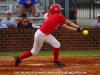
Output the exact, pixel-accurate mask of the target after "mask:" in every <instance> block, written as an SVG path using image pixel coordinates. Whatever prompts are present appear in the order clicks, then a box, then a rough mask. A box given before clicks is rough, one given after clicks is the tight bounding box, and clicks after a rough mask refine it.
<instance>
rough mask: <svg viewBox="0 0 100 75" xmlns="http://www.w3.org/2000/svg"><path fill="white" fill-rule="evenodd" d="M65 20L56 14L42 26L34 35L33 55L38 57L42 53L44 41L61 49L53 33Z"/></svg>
mask: <svg viewBox="0 0 100 75" xmlns="http://www.w3.org/2000/svg"><path fill="white" fill-rule="evenodd" d="M65 20H66V18H65V17H64V16H63V15H61V14H57V13H55V14H53V15H52V16H50V17H49V18H48V19H47V20H46V21H45V22H44V23H43V24H42V26H41V27H40V28H39V29H38V30H37V31H36V33H35V35H34V45H33V48H32V50H31V53H32V55H36V54H37V53H38V52H39V51H40V49H41V47H42V45H43V42H44V41H45V42H46V43H48V44H50V45H51V46H53V47H54V48H60V43H59V41H57V39H56V38H55V37H54V36H52V35H51V33H53V32H54V31H55V30H56V29H57V27H58V25H62V24H63V22H65Z"/></svg>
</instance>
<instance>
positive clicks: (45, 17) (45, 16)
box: [44, 6, 50, 20]
mask: <svg viewBox="0 0 100 75" xmlns="http://www.w3.org/2000/svg"><path fill="white" fill-rule="evenodd" d="M49 9H50V6H48V7H47V12H46V13H45V14H44V20H46V19H47V18H48V17H47V16H48V13H49Z"/></svg>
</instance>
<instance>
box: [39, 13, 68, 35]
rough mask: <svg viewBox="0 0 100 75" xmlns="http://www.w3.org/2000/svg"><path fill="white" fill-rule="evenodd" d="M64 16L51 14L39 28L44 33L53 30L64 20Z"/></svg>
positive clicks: (49, 32)
mask: <svg viewBox="0 0 100 75" xmlns="http://www.w3.org/2000/svg"><path fill="white" fill-rule="evenodd" d="M65 20H66V18H65V17H64V16H63V15H61V14H53V15H52V16H50V17H49V18H48V19H47V20H46V21H45V22H44V23H43V24H42V26H41V27H40V28H39V29H40V31H41V32H43V33H45V34H46V35H49V34H51V33H52V32H54V31H55V30H56V29H57V27H58V26H59V25H62V24H63V22H65Z"/></svg>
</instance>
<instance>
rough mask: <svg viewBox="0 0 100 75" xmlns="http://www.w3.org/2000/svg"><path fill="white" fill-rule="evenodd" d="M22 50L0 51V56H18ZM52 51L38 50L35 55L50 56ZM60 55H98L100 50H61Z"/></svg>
mask: <svg viewBox="0 0 100 75" xmlns="http://www.w3.org/2000/svg"><path fill="white" fill-rule="evenodd" d="M23 53H24V52H15V53H14V52H11V53H0V56H19V55H22V54H23ZM52 55H53V54H52V52H50V51H48V52H39V53H38V54H37V55H36V56H52ZM60 56H100V51H77V52H76V51H74V52H67V51H62V52H60Z"/></svg>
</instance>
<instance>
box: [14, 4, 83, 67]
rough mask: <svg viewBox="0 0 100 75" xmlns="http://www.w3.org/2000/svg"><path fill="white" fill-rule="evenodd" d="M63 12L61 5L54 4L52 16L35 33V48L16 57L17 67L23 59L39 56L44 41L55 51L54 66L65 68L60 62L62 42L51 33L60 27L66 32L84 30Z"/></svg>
mask: <svg viewBox="0 0 100 75" xmlns="http://www.w3.org/2000/svg"><path fill="white" fill-rule="evenodd" d="M61 12H62V11H61V6H60V5H59V4H53V5H52V6H51V7H50V13H49V14H50V15H51V14H52V15H51V16H50V17H49V18H48V19H47V20H46V21H45V22H44V23H43V24H42V25H41V27H40V28H39V29H38V30H37V31H36V32H35V35H34V45H33V48H32V49H31V50H29V51H27V52H25V53H24V54H23V55H21V56H16V57H15V66H18V65H19V63H21V60H22V59H25V58H27V57H30V56H32V55H33V56H34V55H36V54H38V52H39V51H40V49H41V47H42V45H43V42H44V41H45V42H46V43H48V44H50V45H51V46H52V47H53V48H54V49H53V55H54V63H53V65H54V66H65V64H64V63H61V62H60V61H59V60H58V56H59V50H60V42H59V41H58V40H57V39H56V38H55V37H54V36H53V35H51V33H53V32H54V31H55V30H56V29H57V28H58V25H59V26H60V27H63V28H65V29H66V30H71V31H78V32H81V31H82V29H81V28H80V27H78V26H77V25H76V24H74V23H72V22H70V21H69V20H68V19H66V18H65V17H64V16H63V15H61ZM49 14H48V15H49ZM63 23H67V24H68V25H70V26H71V27H69V26H67V25H65V24H63Z"/></svg>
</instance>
